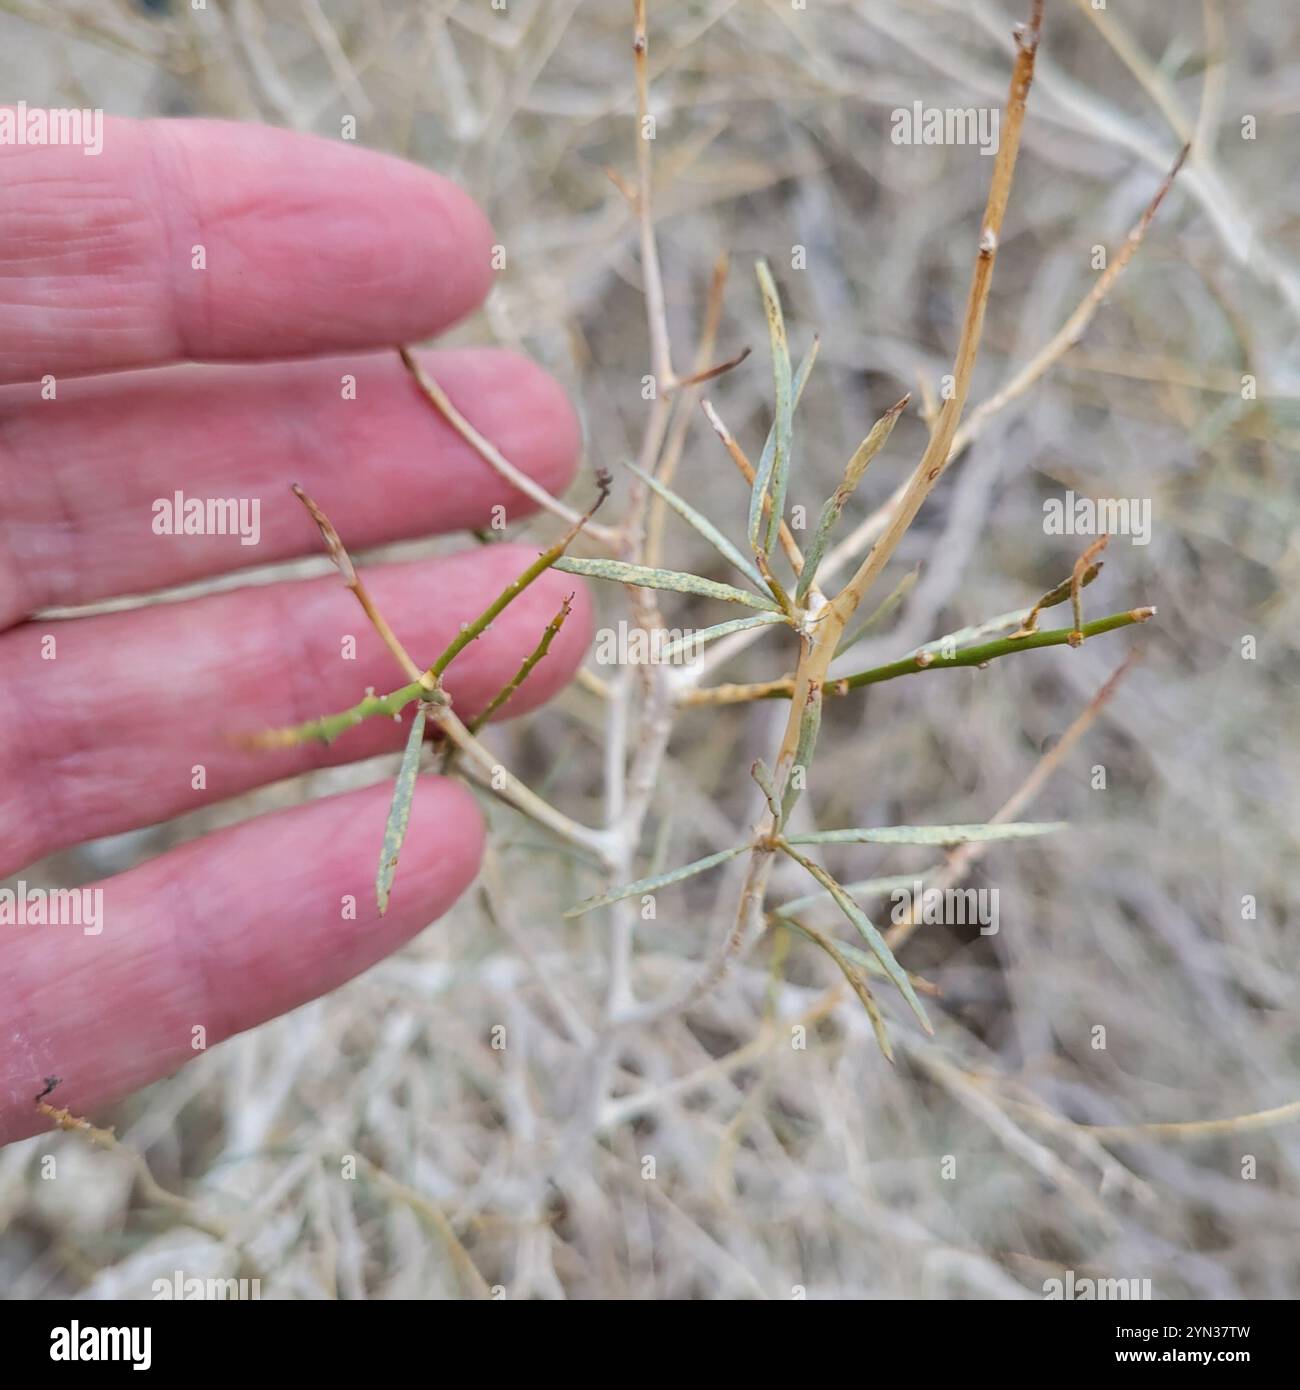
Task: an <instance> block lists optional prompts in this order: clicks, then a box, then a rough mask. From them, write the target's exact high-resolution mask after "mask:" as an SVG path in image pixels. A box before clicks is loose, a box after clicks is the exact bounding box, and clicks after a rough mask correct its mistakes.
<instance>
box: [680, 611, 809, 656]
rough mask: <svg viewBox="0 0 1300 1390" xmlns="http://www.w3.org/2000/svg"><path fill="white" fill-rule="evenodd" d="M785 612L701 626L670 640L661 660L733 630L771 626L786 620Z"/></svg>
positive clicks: (724, 635) (762, 614) (711, 640)
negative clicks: (685, 635)
mask: <svg viewBox="0 0 1300 1390" xmlns="http://www.w3.org/2000/svg"><path fill="white" fill-rule="evenodd" d="M786 621H787V619H786V616H785V614H784V613H755V614H754V616H753V617H752V618H732V619H730V621H728V622H725V623H715V624H714V626H713V627H705V628H701V629H700V630H699V631H698V632H692V633H691V634H690V635H689V636H687V637H678V638H677V639H676V640H675V641H672V642H669V643H668V645H667V646H666V647H664V648H663V649H662V650H661V651H660V653H659V660H660V661H671V660H672V659H673V658H674V657H675V656H676V655H677V654H678V652H681V651H684V650H685V649H686V648H687V647H696V646H699V647H702V646H704V645H705V644H706V643H708V642H716V641H717V640H718V638H719V637H727V636H729V635H730V634H731V633H733V632H744V631H746V630H747V629H748V628H751V627H771V626H773V625H774V624H778V623H784V622H786Z"/></svg>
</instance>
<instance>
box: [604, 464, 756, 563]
mask: <svg viewBox="0 0 1300 1390" xmlns="http://www.w3.org/2000/svg"><path fill="white" fill-rule="evenodd" d="M624 467H625V468H627V469H628V470H629V471H630V472H632V473H635V474H636V476H637V477H638V478H640V479H641V481H642V482H643V483H645V484H646V485H647V486H648V487H649V488H651V489H652V490H653V491H654V492H656V493H658V494H659V496H660V497H662V498H663V499H664V501H665V502H667V503H668V505H669V506H670V507H671V508H672V509H673V511H675V512H676V513H677V515H678V516H680V517H681V518H682V519H683V520H684V521H686V522H687V523H688V524H689V525H691V526H693V527H694V528H695V529H696V531H698V532H699V534H700V535H701V536H703V537H704V539H705V540H706V541H708V543H709V544H710V545H711V546H712V547H713V548H714V550H716V551H717V552H718V554H719V555H721V556H722V558H723V559H724V560H725V561H726V562H727V563H728V564H729V565H731V566H733V567H734V568H735V569H737V570H739V571H740V573H741V574H743V575H744V576H745V578H746V579H748V580H749V582H750V583H751V584H753V585H754V587H755V588H757V589H764V588H766V587H767V586H766V585H765V584H764V583H763V576H762V575H761V574H760V573H759V572H758V568H757V566H756V565H755V564H754V562H753V561H752V560H747V559H746V558H745V557H744V556H743V555H742V554H741V553H740V551H739V550H737V549H736V547H735V546H734V545H732V543H731V542H730V541H729V540H728V539H727V538H726V536H724V535H723V534H722V532H721V531H719V530H718V528H717V527H716V526H715V525H714V524H713V523H712V522H711V521H710V520H709V519H708V517H707V516H704V515H703V514H702V513H700V512H698V511H696V510H695V508H694V507H692V506H691V504H690V503H689V502H688V501H687V500H686V499H685V498H684V497H681V496H679V495H678V494H677V493H675V492H674V491H673V490H672V488H670V487H666V486H665V485H664V484H663V483H661V482H660V481H659V479H658V478H655V477H652V476H651V475H650V474H649V473H646V472H645V471H644V470H643V469H640V468H638V467H637V466H636V464H634V463H625V464H624Z"/></svg>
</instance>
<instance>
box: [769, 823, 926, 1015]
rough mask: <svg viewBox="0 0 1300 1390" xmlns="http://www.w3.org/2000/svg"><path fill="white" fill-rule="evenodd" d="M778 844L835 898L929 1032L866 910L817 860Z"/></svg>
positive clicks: (902, 974) (906, 981)
mask: <svg viewBox="0 0 1300 1390" xmlns="http://www.w3.org/2000/svg"><path fill="white" fill-rule="evenodd" d="M782 848H784V849H785V852H786V853H787V854H789V855H790V857H791V858H792V859H794V860H796V861H797V862H798V863H800V864H802V865H803V867H804V868H805V869H807V870H808V872H809V873H810V874H811V875H812V876H813V877H814V878H815V879H816V880H817V882H818V883H820V884H821V885H822V887H823V888H825V889H826V890H827V891H828V892H829V893H830V895H831V897H832V898H834V899H835V905H836V906H837V907H838V908H839V909H840V911H841V912H842V913H843V914H844V915H845V916H846V917H847V918H848V919H849V921H850V922H852V923H853V925H854V926H855V927H856V928H857V930H858V935H859V936H861V937H862V939H863V940H864V941H865V942H866V943H867V945H868V946H869V947H870V948H871V954H872V955H873V956H875V958H876V959H877V960H878V961H879V962H880V964H881V966H882V967H883V968H884V971H885V974H886V975H888V976H889V978H890V979H891V980H892V981H893V982H894V984H895V986H897V988H898V991H899V993H900V994H902V996H903V998H904V999H906V1000H907V1003H908V1006H909V1007H910V1008H911V1010H912V1012H913V1013H914V1014H915V1015H916V1017H917V1019H918V1021H919V1022H920V1024H921V1027H922V1028H924V1029H925V1031H926V1032H927V1033H929V1034H931V1035H933V1034H934V1029H933V1027H931V1025H930V1020H929V1019H928V1018H927V1017H926V1013H925V1009H924V1008H923V1007H922V1005H921V1001H920V1000H919V999H918V998H917V997H916V991H915V990H914V989H913V988H912V982H911V980H909V979H908V978H907V971H906V970H904V969H903V967H902V966H901V965H899V963H898V961H897V960H896V959H895V957H894V953H893V952H892V951H891V950H890V949H889V947H888V945H887V944H886V943H885V938H884V937H883V936H881V934H880V933H879V932H878V931H877V930H876V928H875V927H874V926H873V925H872V923H871V920H870V919H869V918H868V917H867V914H866V913H865V912H863V910H862V909H861V908H860V907H859V906H858V905H857V903H855V902H854V901H853V899H852V898H851V897H849V895H848V894H847V893H846V892H845V891H844V889H843V888H842V887H841V886H840V885H839V884H838V883H837V882H836V881H835V880H834V879H833V878H832V877H831V875H830V874H828V873H827V872H826V870H825V869H823V868H822V866H821V865H820V864H814V863H813V861H812V860H811V859H806V858H805V857H804V856H803V855H802V854H799V853H798V852H797V851H795V850H793V849H791V848H790V846H789V842H788V841H786V842H784V843H783V845H782Z"/></svg>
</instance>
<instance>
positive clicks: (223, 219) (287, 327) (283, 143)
mask: <svg viewBox="0 0 1300 1390" xmlns="http://www.w3.org/2000/svg"><path fill="white" fill-rule="evenodd" d="M86 151H87V147H86V146H77V145H17V144H5V145H0V187H3V190H4V197H3V198H2V199H0V382H13V381H31V380H36V379H39V378H40V377H43V376H44V375H46V374H47V373H48V374H50V375H53V376H55V377H57V376H59V375H82V374H86V373H90V372H100V371H117V370H121V369H124V368H129V367H143V366H155V365H160V364H163V363H167V362H175V361H185V360H190V361H237V360H251V359H262V358H274V357H295V356H312V355H316V354H320V353H325V352H332V351H338V350H344V349H354V348H373V347H383V346H390V345H392V344H393V343H397V342H403V341H407V340H413V339H420V338H425V337H428V336H429V335H430V334H432V333H436V332H438V331H439V330H441V329H443V328H445V327H447V326H448V325H449V324H451V323H453V322H455V321H456V320H457V319H459V318H461V317H463V316H464V315H465V314H467V313H469V312H470V311H471V310H472V309H473V308H475V307H476V306H477V305H478V304H479V302H480V301H481V300H482V299H483V297H484V295H486V293H487V291H488V288H489V286H490V284H491V280H492V243H493V235H492V229H491V227H490V225H489V224H488V221H487V218H486V217H485V216H484V215H483V213H482V212H481V211H480V210H479V208H478V207H477V205H476V204H475V203H474V202H473V200H472V199H471V198H469V197H468V195H466V194H465V193H463V192H461V190H460V189H458V188H457V187H456V186H455V185H454V184H452V183H451V182H449V181H448V180H447V179H444V178H442V177H440V176H439V175H437V174H434V173H431V172H429V171H428V170H426V169H422V168H420V167H418V166H417V165H414V164H408V163H406V162H404V161H402V160H399V159H394V158H392V157H390V156H387V155H381V154H376V153H374V152H372V151H368V150H362V149H358V148H356V147H355V146H349V145H346V144H342V143H336V142H334V141H330V140H324V139H320V138H318V137H315V136H309V135H299V134H295V133H293V132H290V131H284V130H276V129H273V128H270V127H266V126H246V125H238V124H234V123H229V122H224V121H189V120H184V121H182V120H160V121H132V120H124V119H107V120H105V121H104V124H103V139H102V151H101V152H100V153H99V154H88V153H87V152H86Z"/></svg>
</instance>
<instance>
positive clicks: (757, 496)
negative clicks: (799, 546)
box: [749, 338, 821, 551]
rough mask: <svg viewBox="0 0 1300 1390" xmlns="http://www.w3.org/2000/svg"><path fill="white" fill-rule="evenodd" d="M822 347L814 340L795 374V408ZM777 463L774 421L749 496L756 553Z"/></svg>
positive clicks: (817, 339) (752, 535) (753, 546)
mask: <svg viewBox="0 0 1300 1390" xmlns="http://www.w3.org/2000/svg"><path fill="white" fill-rule="evenodd" d="M820 347H821V340H820V339H819V338H814V339H813V340H812V343H811V344H810V345H809V347H808V351H807V352H806V353H804V355H803V360H802V361H801V362H800V363H799V367H798V370H797V371H796V372H795V374H794V386H793V396H794V401H793V404H794V405H795V406H797V405H798V404H799V399H800V397H801V396H802V395H803V388H804V387H805V386H806V385H807V384H808V376H809V374H810V373H811V372H812V368H813V363H814V362H815V361H816V360H817V353H818V350H819V349H820ZM775 461H776V422H775V421H773V423H772V428H771V429H769V430H768V432H767V440H766V441H765V442H764V444H763V452H762V453H761V454H760V455H759V459H758V468H757V469H756V470H755V471H754V485H753V488H752V489H751V491H750V495H749V538H750V540H749V543H750V546H751V547H752V548H753V549H754V550H755V551H757V549H758V544H759V541H758V533H759V528H760V527H761V525H762V516H763V498H764V497H765V496H766V495H767V490H768V484H769V483H770V482H771V479H772V466H773V464H774V462H775ZM772 514H773V515H775V509H773V513H772ZM776 524H777V527H778V529H779V527H780V525H781V521H780V518H779V517H778V518H777V522H776Z"/></svg>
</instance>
